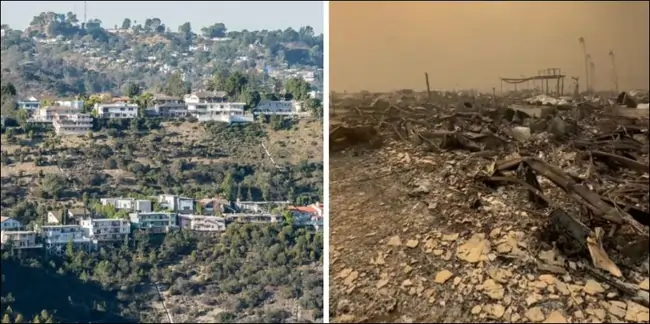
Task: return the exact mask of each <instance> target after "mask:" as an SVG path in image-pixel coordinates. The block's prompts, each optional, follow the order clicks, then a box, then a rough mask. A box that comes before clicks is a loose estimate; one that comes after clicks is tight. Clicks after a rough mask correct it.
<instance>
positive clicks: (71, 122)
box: [52, 114, 93, 136]
mask: <svg viewBox="0 0 650 324" xmlns="http://www.w3.org/2000/svg"><path fill="white" fill-rule="evenodd" d="M52 126H54V132H55V133H56V134H57V135H77V136H78V135H85V134H87V133H88V132H90V131H92V129H93V117H92V116H90V115H89V114H71V115H58V114H57V115H56V116H55V117H54V119H53V120H52Z"/></svg>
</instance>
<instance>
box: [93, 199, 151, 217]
mask: <svg viewBox="0 0 650 324" xmlns="http://www.w3.org/2000/svg"><path fill="white" fill-rule="evenodd" d="M99 201H100V202H101V204H102V205H104V206H108V205H111V206H113V207H115V209H117V210H128V211H132V212H141V213H148V212H151V211H152V210H153V208H152V203H151V200H146V199H134V198H101V199H100V200H99Z"/></svg>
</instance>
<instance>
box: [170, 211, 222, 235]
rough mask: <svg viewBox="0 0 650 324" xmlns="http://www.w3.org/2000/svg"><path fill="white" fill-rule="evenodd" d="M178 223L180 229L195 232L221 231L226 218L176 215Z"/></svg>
mask: <svg viewBox="0 0 650 324" xmlns="http://www.w3.org/2000/svg"><path fill="white" fill-rule="evenodd" d="M178 225H179V227H180V228H182V229H187V230H191V231H197V232H223V231H225V230H226V220H225V218H223V217H216V216H207V215H182V214H179V215H178Z"/></svg>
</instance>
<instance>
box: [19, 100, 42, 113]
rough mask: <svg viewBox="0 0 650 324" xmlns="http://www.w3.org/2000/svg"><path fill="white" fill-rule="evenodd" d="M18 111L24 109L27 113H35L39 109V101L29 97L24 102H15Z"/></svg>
mask: <svg viewBox="0 0 650 324" xmlns="http://www.w3.org/2000/svg"><path fill="white" fill-rule="evenodd" d="M16 104H17V105H18V108H19V109H25V110H28V111H36V110H38V109H39V108H41V101H40V100H38V99H37V98H35V97H29V98H27V99H25V100H21V101H18V102H16Z"/></svg>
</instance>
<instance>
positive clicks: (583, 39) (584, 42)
mask: <svg viewBox="0 0 650 324" xmlns="http://www.w3.org/2000/svg"><path fill="white" fill-rule="evenodd" d="M579 42H580V45H582V55H583V58H584V60H585V82H586V86H585V90H586V91H587V92H588V91H589V89H590V87H589V54H587V42H586V41H585V38H584V37H580V39H579Z"/></svg>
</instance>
